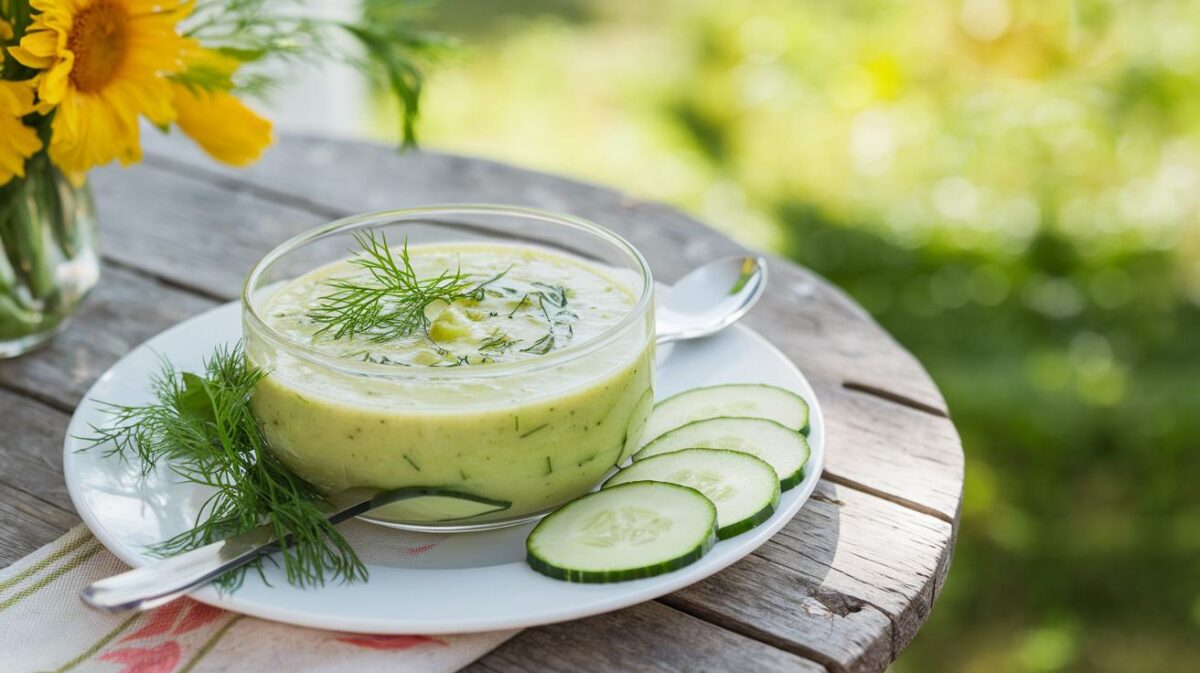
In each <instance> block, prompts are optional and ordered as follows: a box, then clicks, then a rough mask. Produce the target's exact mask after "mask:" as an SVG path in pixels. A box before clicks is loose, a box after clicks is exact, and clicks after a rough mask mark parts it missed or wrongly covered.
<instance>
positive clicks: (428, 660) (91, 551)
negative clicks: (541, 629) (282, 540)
mask: <svg viewBox="0 0 1200 673" xmlns="http://www.w3.org/2000/svg"><path fill="white" fill-rule="evenodd" d="M125 568H126V566H124V565H123V564H122V563H121V562H120V561H118V560H117V559H116V557H114V556H113V555H112V554H110V553H108V551H107V550H105V549H104V547H103V546H102V545H101V544H100V543H99V542H98V541H97V540H96V539H95V538H94V537H92V534H91V533H90V532H88V530H87V529H86V528H85V527H83V526H77V527H76V528H74V529H72V530H71V531H70V532H68V533H67V534H66V535H64V536H63V537H61V538H59V539H58V540H56V541H55V542H52V543H50V544H49V545H46V546H45V547H42V548H41V549H39V550H37V551H36V552H34V553H32V554H30V555H29V556H27V557H25V558H24V559H21V560H20V561H18V562H17V563H15V564H13V565H12V566H10V567H8V568H5V569H3V570H0V670H4V671H12V673H26V672H34V671H54V672H56V673H67V672H68V671H70V672H71V673H91V672H97V673H207V672H217V671H267V670H277V671H299V670H304V671H316V672H329V673H339V672H342V671H354V672H355V673H372V672H374V671H387V672H388V673H409V672H414V673H415V672H418V671H419V672H421V673H446V672H449V671H457V670H459V669H460V668H462V667H463V666H466V665H467V664H469V663H471V662H472V661H474V660H475V659H478V658H479V657H480V656H482V655H483V654H485V653H487V652H488V651H490V650H492V649H493V648H495V647H496V646H498V645H499V644H500V643H503V642H504V641H505V640H508V639H509V638H511V637H512V636H513V635H514V634H515V633H516V631H497V632H493V633H477V634H467V635H456V636H436V637H434V636H424V635H415V634H414V635H367V634H355V633H339V632H334V631H318V630H313V629H306V628H301V627H296V626H288V625H285V624H277V623H274V622H268V621H264V620H261V619H256V618H253V617H246V616H244V615H240V614H237V613H233V612H229V611H227V610H222V609H220V608H214V607H212V606H210V605H206V604H204V603H199V602H197V601H193V600H191V599H187V598H185V599H181V600H178V601H175V602H172V603H168V604H167V605H164V606H162V607H159V608H156V609H154V610H150V611H148V612H143V613H127V614H117V615H109V614H104V613H101V612H98V611H96V610H91V609H89V608H87V607H85V606H84V605H83V604H82V603H81V602H80V601H79V597H78V595H79V590H80V589H82V588H83V587H84V586H86V585H87V584H88V583H90V582H93V581H95V580H98V579H100V578H102V577H107V576H109V575H113V574H115V573H118V572H121V571H122V570H125Z"/></svg>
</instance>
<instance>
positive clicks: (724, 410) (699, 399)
mask: <svg viewBox="0 0 1200 673" xmlns="http://www.w3.org/2000/svg"><path fill="white" fill-rule="evenodd" d="M719 417H737V418H765V419H767V420H771V421H775V422H776V423H779V424H780V425H782V426H784V427H787V428H791V429H792V430H797V431H803V430H806V429H807V428H808V403H807V402H805V401H804V399H803V398H802V397H800V396H799V395H797V394H796V393H793V392H791V391H789V390H784V389H783V388H778V387H776V386H768V385H765V384H759V383H730V384H725V385H719V386H710V387H707V388H694V389H692V390H687V391H684V392H682V393H679V394H678V395H673V396H671V397H668V398H667V399H665V400H663V401H662V402H659V403H658V404H657V405H655V407H654V412H653V413H651V414H650V420H648V421H647V422H646V429H645V431H644V432H643V433H642V445H643V446H644V445H646V444H649V443H650V442H652V441H654V440H655V439H657V438H658V437H660V436H662V435H663V434H664V433H666V432H668V431H670V430H674V429H675V428H678V427H680V426H682V425H686V424H688V423H692V422H694V421H699V420H704V419H708V418H719Z"/></svg>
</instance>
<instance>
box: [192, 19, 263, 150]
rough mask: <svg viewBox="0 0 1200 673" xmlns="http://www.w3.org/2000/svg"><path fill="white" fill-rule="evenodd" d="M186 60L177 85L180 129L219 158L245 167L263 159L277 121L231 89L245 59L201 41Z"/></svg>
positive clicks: (193, 45)
mask: <svg viewBox="0 0 1200 673" xmlns="http://www.w3.org/2000/svg"><path fill="white" fill-rule="evenodd" d="M183 61H184V63H185V64H186V66H187V69H186V70H185V71H184V72H183V73H182V74H181V75H180V76H179V77H178V78H176V79H174V80H173V81H172V84H171V90H172V93H173V95H174V104H175V110H176V112H177V113H178V117H177V118H176V120H175V122H176V123H177V124H178V125H179V128H180V129H182V130H183V132H184V133H186V134H188V135H189V136H191V138H192V140H195V141H196V144H198V145H200V147H202V148H203V149H204V151H205V152H208V153H209V154H210V155H212V157H213V158H214V159H217V160H218V161H224V162H225V163H227V164H233V165H234V166H245V165H246V164H249V163H251V162H253V161H254V160H256V159H258V157H259V155H261V154H262V151H263V150H264V149H265V148H266V147H267V145H270V144H271V122H269V121H267V120H266V119H263V118H262V117H260V116H258V115H257V114H255V113H254V111H253V110H251V109H250V108H248V107H246V106H245V105H244V104H243V103H242V102H241V101H239V100H238V99H237V98H234V97H233V96H232V95H230V94H229V92H228V88H229V87H232V86H233V73H234V71H235V70H237V68H238V66H239V65H241V63H240V62H239V61H238V60H237V59H233V58H230V57H228V56H225V55H222V54H220V53H218V52H215V51H213V50H211V49H205V48H203V47H201V46H200V45H198V44H196V43H195V42H189V44H188V47H187V49H186V50H185V51H184V55H183ZM195 80H203V81H205V82H207V83H208V86H200V85H199V84H197V82H196V81H195Z"/></svg>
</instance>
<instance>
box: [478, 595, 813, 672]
mask: <svg viewBox="0 0 1200 673" xmlns="http://www.w3.org/2000/svg"><path fill="white" fill-rule="evenodd" d="M463 670H464V671H465V672H466V673H530V672H532V671H537V672H538V673H559V672H561V673H580V672H582V671H638V672H639V673H641V672H645V673H694V672H697V671H738V672H743V671H744V672H747V673H748V672H750V671H754V672H755V673H759V672H761V673H770V672H772V671H780V672H783V671H788V672H795V673H801V672H815V671H823V670H825V669H824V668H823V667H822V666H820V665H818V664H816V663H814V662H811V661H808V660H806V659H804V658H802V657H798V656H796V655H793V654H790V653H787V652H783V651H781V650H778V649H776V648H773V647H771V646H769V645H766V644H763V643H760V642H757V641H755V640H751V639H749V638H744V637H742V636H739V635H737V634H734V633H730V632H729V631H726V630H723V629H721V628H718V627H716V626H713V625H712V624H708V623H706V622H704V621H701V620H699V619H696V618H694V617H690V616H688V615H685V614H683V613H681V612H678V611H676V610H673V609H671V608H669V607H667V606H665V605H661V604H658V603H643V604H641V605H637V606H634V607H631V608H627V609H625V610H621V611H619V612H612V613H609V614H604V615H598V616H596V617H589V618H587V619H580V620H577V621H574V622H566V623H563V624H551V625H550V626H543V627H540V628H536V629H528V630H526V631H522V632H521V633H519V634H518V635H517V636H516V637H514V638H513V639H512V640H510V641H508V642H507V643H505V644H503V645H501V646H500V647H499V648H497V649H496V650H494V651H493V652H491V653H489V654H487V655H485V656H484V657H483V658H482V659H481V660H480V661H478V662H476V663H475V664H473V665H471V666H468V667H467V668H465V669H463Z"/></svg>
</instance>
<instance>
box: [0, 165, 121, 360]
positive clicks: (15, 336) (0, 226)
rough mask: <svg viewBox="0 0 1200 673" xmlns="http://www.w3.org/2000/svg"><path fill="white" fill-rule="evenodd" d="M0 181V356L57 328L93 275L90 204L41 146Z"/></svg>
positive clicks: (96, 264)
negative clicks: (21, 168) (19, 173)
mask: <svg viewBox="0 0 1200 673" xmlns="http://www.w3.org/2000/svg"><path fill="white" fill-rule="evenodd" d="M25 171H26V174H25V177H24V178H14V179H13V180H11V181H10V182H8V184H5V185H3V186H0V358H9V357H15V356H17V355H20V354H22V353H26V352H28V351H30V350H32V349H33V348H36V347H37V346H39V345H41V344H43V343H45V342H46V341H48V340H49V339H50V338H51V337H53V336H54V335H55V334H56V333H58V331H60V330H61V329H62V328H63V327H64V326H65V325H66V323H67V320H68V319H69V318H70V317H71V315H72V314H73V313H74V312H75V310H76V309H77V308H78V307H79V304H80V302H81V301H82V300H83V298H84V297H85V296H86V295H87V293H88V291H89V290H91V289H92V287H93V286H95V285H96V282H97V281H98V280H99V278H100V261H99V254H98V241H97V235H96V217H95V207H94V205H93V203H92V195H91V191H90V190H89V189H88V187H87V185H86V184H83V185H78V186H77V185H73V184H71V182H70V181H69V180H68V179H67V178H66V176H64V175H63V174H62V173H61V172H60V171H59V170H58V169H56V168H55V167H54V166H53V165H51V163H50V161H49V160H48V159H47V157H46V156H45V154H44V153H42V154H39V155H36V156H34V157H32V158H30V160H29V161H28V162H27V163H26V165H25Z"/></svg>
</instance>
